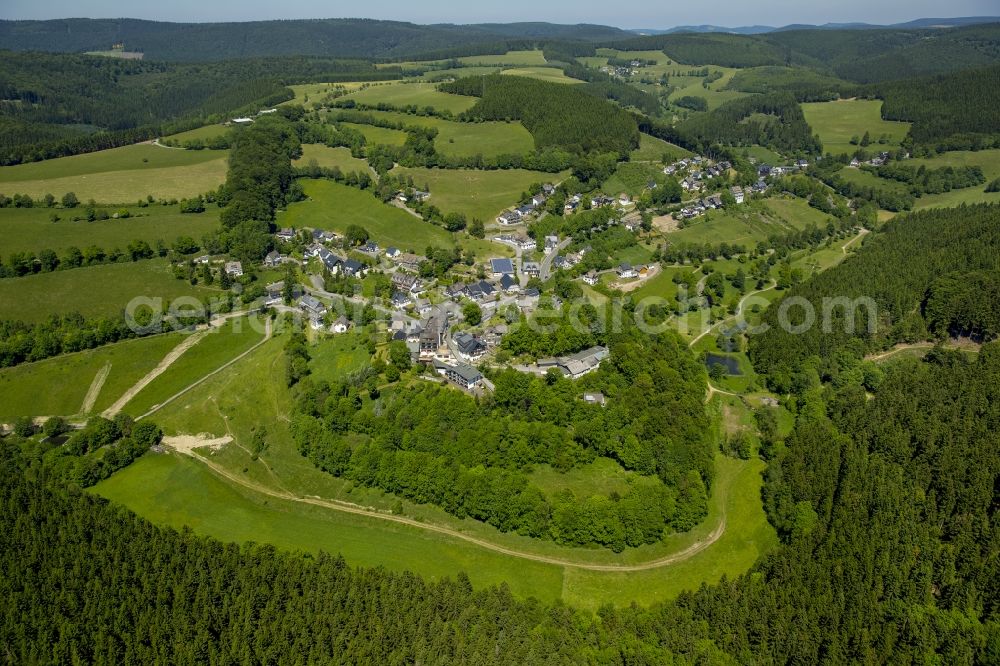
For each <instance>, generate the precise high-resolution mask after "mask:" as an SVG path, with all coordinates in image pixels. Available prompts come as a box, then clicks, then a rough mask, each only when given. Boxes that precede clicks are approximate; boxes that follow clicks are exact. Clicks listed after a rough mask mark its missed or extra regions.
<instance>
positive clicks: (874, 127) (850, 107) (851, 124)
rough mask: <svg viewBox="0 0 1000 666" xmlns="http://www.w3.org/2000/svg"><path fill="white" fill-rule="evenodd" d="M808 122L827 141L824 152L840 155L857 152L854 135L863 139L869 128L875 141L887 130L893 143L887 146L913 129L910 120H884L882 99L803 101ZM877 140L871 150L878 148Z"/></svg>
mask: <svg viewBox="0 0 1000 666" xmlns="http://www.w3.org/2000/svg"><path fill="white" fill-rule="evenodd" d="M802 112H803V113H804V114H805V116H806V122H808V123H809V125H810V126H811V127H812V128H813V131H814V132H816V134H818V135H819V138H820V141H822V142H823V152H824V153H832V154H834V155H840V154H842V153H848V154H850V153H853V152H854V151H855V150H857V149H858V146H854V145H851V138H853V137H858V138H859V139H860V138H861V137H863V136H864V135H865V132H869V133H870V135H871V139H872V141H873V142H877V141H878V139H879V137H880V136H882V135H883V134H886V135H888V137H889V143H887V144H883V146H884V148H886V149H888V148H898V147H899V142H900V141H902V140H903V138H904V137H905V136H906V134H907V132H909V131H910V124H909V123H900V122H893V121H888V120H882V101H881V100H877V99H875V100H867V99H842V100H837V101H834V102H814V103H810V104H803V105H802ZM879 146H880V144H878V143H873V144H872V145H871V146H869V147H868V150H878V148H879Z"/></svg>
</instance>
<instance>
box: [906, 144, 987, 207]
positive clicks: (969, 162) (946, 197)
mask: <svg viewBox="0 0 1000 666" xmlns="http://www.w3.org/2000/svg"><path fill="white" fill-rule="evenodd" d="M906 164H908V165H913V166H917V167H919V166H926V167H927V168H928V169H932V168H938V167H945V166H951V167H958V166H978V167H980V168H982V170H983V175H984V176H986V185H988V184H989V183H991V182H993V181H994V180H996V179H997V178H1000V149H994V150H980V151H975V152H973V151H971V150H960V151H954V152H950V153H943V154H941V155H937V156H935V157H929V158H923V159H915V160H912V161H907V162H906ZM986 185H977V186H976V187H967V188H964V189H961V190H952V191H951V192H942V193H941V194H930V195H926V196H923V197H920V198H919V199H917V203H916V205H915V206H914V208H916V209H917V210H920V209H923V208H932V207H944V206H958V205H960V204H963V203H966V204H974V203H998V202H1000V192H986V191H985V190H986Z"/></svg>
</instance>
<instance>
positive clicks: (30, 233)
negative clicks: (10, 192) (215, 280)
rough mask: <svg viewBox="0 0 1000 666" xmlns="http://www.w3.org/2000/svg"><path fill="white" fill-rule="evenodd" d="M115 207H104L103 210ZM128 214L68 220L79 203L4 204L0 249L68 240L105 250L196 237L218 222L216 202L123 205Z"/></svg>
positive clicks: (61, 244)
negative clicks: (200, 209)
mask: <svg viewBox="0 0 1000 666" xmlns="http://www.w3.org/2000/svg"><path fill="white" fill-rule="evenodd" d="M118 210H119V208H113V209H109V210H108V214H109V215H110V214H113V213H115V212H117V211H118ZM127 210H128V211H129V212H130V213H132V214H133V215H141V217H129V218H126V219H118V220H114V219H107V220H95V221H94V222H87V221H86V220H79V221H76V222H74V221H73V220H72V217H73V216H82V215H83V213H84V212H83V209H82V208H79V209H76V210H52V209H49V208H5V209H3V210H2V211H0V238H3V241H2V242H0V254H3V255H6V254H8V253H11V252H22V251H31V252H35V253H37V252H38V251H39V250H44V249H46V248H47V249H50V250H55V251H56V252H59V251H60V250H63V249H65V248H68V247H70V246H76V247H78V248H80V249H83V248H86V247H89V246H91V245H96V246H97V247H100V248H104V249H105V250H111V249H112V248H115V247H118V248H121V249H125V247H126V246H128V244H129V242H130V241H133V240H144V241H146V242H147V243H149V244H150V245H151V246H152V245H153V244H154V243H155V242H156V241H157V240H161V239H162V240H163V241H165V242H166V243H167V244H168V245H169V244H170V243H172V242H173V241H174V239H176V238H177V237H178V236H190V237H192V238H194V239H199V238H201V237H202V236H203V235H204V234H206V233H207V232H209V231H211V230H212V229H215V228H217V227H218V224H219V214H218V208H215V207H211V206H210V207H208V208H207V209H206V212H204V213H201V214H198V215H182V214H181V213H179V212H178V207H177V206H159V205H155V204H154V205H152V206H149V207H147V208H139V207H137V206H129V207H127ZM52 213H56V214H57V215H58V216H59V217H60V220H59V221H58V222H52V221H51V220H50V219H49V216H50V215H52Z"/></svg>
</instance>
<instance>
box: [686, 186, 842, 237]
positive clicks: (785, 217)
mask: <svg viewBox="0 0 1000 666" xmlns="http://www.w3.org/2000/svg"><path fill="white" fill-rule="evenodd" d="M828 219H829V218H828V217H827V216H826V215H824V214H823V213H820V212H819V211H817V210H816V209H814V208H810V207H809V205H808V204H807V203H806V202H805V201H802V200H801V199H791V198H789V199H780V198H777V199H768V200H767V201H766V202H752V203H750V204H748V205H742V206H737V207H736V208H735V209H733V210H731V211H728V210H727V211H723V210H713V211H709V212H708V213H706V214H705V215H702V216H701V217H696V218H694V219H692V220H688V221H687V222H686V223H685V226H684V227H683V228H681V229H678V230H677V231H675V232H673V233H670V234H667V240H668V241H670V242H672V243H712V244H713V245H718V244H720V243H730V244H734V243H735V244H741V245H753V244H756V243H757V242H758V241H762V240H767V238H768V237H769V236H771V235H773V234H783V233H788V232H790V231H797V230H802V229H804V228H806V227H807V226H809V225H810V224H816V225H825V224H826V222H827V220H828Z"/></svg>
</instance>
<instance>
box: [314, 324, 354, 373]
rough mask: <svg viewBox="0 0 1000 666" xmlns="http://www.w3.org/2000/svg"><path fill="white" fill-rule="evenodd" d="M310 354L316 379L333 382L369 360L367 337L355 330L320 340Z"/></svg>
mask: <svg viewBox="0 0 1000 666" xmlns="http://www.w3.org/2000/svg"><path fill="white" fill-rule="evenodd" d="M309 355H310V356H311V357H312V358H311V359H310V361H309V369H310V370H311V371H312V378H313V379H314V380H316V381H327V382H333V381H335V380H337V379H339V378H341V377H344V376H345V375H347V374H350V373H352V372H356V371H357V370H360V369H361V368H362V367H363V366H364V364H365V363H366V362H367V361H368V349H367V348H366V347H365V339H364V338H363V337H362V336H360V335H357V334H356V333H353V332H352V333H349V334H346V335H337V336H334V337H325V338H323V339H321V340H319V341H318V342H317V343H316V344H315V345H313V346H312V347H311V348H310V349H309Z"/></svg>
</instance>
